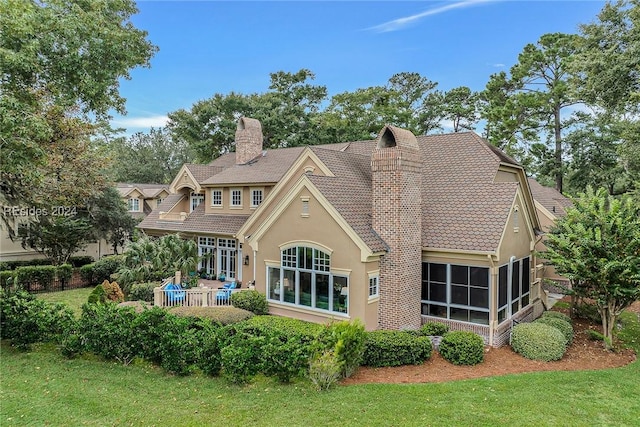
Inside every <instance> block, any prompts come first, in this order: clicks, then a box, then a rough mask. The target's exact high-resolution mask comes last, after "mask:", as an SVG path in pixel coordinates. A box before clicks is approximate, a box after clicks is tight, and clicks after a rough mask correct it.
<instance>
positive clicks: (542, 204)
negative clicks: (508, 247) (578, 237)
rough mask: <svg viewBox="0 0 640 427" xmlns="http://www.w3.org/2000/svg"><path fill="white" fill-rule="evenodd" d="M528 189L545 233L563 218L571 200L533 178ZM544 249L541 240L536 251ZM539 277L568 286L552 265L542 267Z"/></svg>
mask: <svg viewBox="0 0 640 427" xmlns="http://www.w3.org/2000/svg"><path fill="white" fill-rule="evenodd" d="M529 187H530V188H531V194H532V195H533V199H534V200H535V205H536V212H537V213H538V218H539V219H540V228H541V229H542V231H543V232H545V233H546V232H548V231H549V229H550V228H551V226H552V225H553V224H554V223H555V221H556V219H558V218H559V217H563V216H565V214H566V208H568V207H571V206H573V204H572V203H571V200H569V199H568V198H567V197H565V196H563V195H562V193H560V192H559V191H558V190H556V189H555V188H551V187H545V186H543V185H540V184H539V183H538V181H536V180H535V179H533V178H529ZM546 249H547V248H546V246H545V245H544V238H543V239H542V240H541V241H539V242H538V243H537V244H536V251H538V252H543V251H545V250H546ZM541 261H542V260H541ZM541 275H542V278H543V279H547V280H551V281H553V282H557V283H559V284H560V285H562V286H568V285H569V281H568V280H567V278H566V277H563V276H560V275H559V274H558V273H556V270H555V268H554V267H553V266H552V265H544V266H543V269H542V271H541ZM551 288H552V290H555V289H553V286H551ZM560 290H561V289H560Z"/></svg>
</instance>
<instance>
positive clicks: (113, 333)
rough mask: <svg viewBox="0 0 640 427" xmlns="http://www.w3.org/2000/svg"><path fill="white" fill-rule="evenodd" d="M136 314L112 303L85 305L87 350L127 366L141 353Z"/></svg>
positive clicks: (82, 320)
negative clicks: (135, 324)
mask: <svg viewBox="0 0 640 427" xmlns="http://www.w3.org/2000/svg"><path fill="white" fill-rule="evenodd" d="M136 317H137V315H136V313H135V312H134V310H133V309H132V308H131V307H118V306H117V305H116V304H113V303H106V304H85V305H83V306H82V316H81V318H80V333H81V335H82V338H83V339H84V341H85V344H86V348H87V350H88V351H90V352H92V353H94V354H97V355H98V356H101V357H103V358H105V359H115V360H117V361H119V362H120V363H122V364H124V365H128V364H129V363H131V361H133V359H134V358H135V357H136V356H137V355H139V354H140V353H141V344H140V340H139V337H138V334H137V333H136V330H135V328H134V327H133V325H134V322H135V319H136Z"/></svg>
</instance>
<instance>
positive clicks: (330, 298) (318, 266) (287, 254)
mask: <svg viewBox="0 0 640 427" xmlns="http://www.w3.org/2000/svg"><path fill="white" fill-rule="evenodd" d="M267 277H268V289H267V296H268V298H269V299H270V300H272V301H278V302H283V303H288V304H293V305H297V306H303V307H309V308H312V309H317V310H325V311H330V312H338V313H347V311H348V305H349V304H348V302H349V301H348V300H349V279H348V277H346V276H343V275H337V274H333V273H331V255H330V254H328V253H326V252H324V251H322V250H320V249H316V248H312V247H307V246H293V247H289V248H286V249H284V250H282V252H281V266H280V267H276V266H273V267H268V268H267Z"/></svg>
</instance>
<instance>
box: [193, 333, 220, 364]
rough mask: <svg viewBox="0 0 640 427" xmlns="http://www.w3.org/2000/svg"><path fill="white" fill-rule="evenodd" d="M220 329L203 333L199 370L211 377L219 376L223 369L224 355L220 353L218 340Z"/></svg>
mask: <svg viewBox="0 0 640 427" xmlns="http://www.w3.org/2000/svg"><path fill="white" fill-rule="evenodd" d="M219 331H220V329H217V330H214V329H209V327H208V328H207V329H204V330H203V331H202V333H201V339H202V341H201V343H200V357H199V358H198V362H197V365H198V368H200V370H201V371H202V372H204V373H205V374H207V375H210V376H217V375H219V374H220V370H221V369H222V355H221V353H220V341H219V339H218V334H219Z"/></svg>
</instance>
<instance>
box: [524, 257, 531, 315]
mask: <svg viewBox="0 0 640 427" xmlns="http://www.w3.org/2000/svg"><path fill="white" fill-rule="evenodd" d="M530 278H531V270H530V267H529V258H528V257H527V258H523V259H522V293H523V294H526V293H529V286H530V283H529V280H530ZM524 306H525V304H523V307H524Z"/></svg>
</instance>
